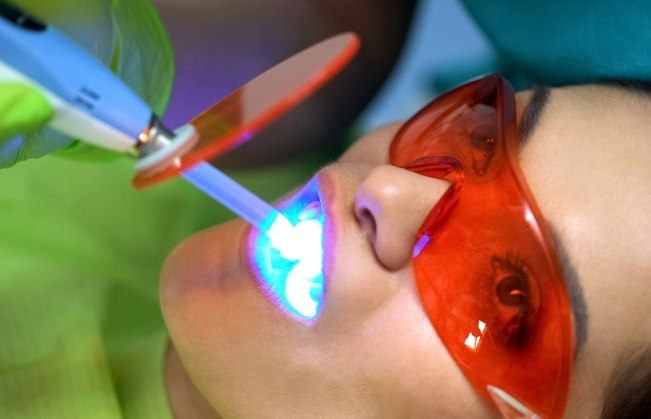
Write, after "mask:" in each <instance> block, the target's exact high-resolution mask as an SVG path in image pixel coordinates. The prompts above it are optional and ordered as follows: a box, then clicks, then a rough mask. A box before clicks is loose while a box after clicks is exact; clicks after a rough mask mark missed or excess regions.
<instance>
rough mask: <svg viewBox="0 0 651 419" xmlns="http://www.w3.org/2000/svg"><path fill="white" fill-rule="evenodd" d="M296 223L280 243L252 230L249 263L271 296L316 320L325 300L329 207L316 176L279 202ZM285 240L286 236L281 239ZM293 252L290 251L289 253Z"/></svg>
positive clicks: (284, 307)
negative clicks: (325, 253)
mask: <svg viewBox="0 0 651 419" xmlns="http://www.w3.org/2000/svg"><path fill="white" fill-rule="evenodd" d="M277 208H278V210H279V211H280V212H281V213H282V214H283V215H284V216H285V217H286V218H287V219H288V220H289V221H290V222H291V223H292V224H293V225H294V234H293V235H292V237H291V238H289V237H288V238H287V240H292V242H291V243H289V245H290V247H291V248H292V249H293V250H292V251H291V252H287V251H285V250H283V249H287V247H288V246H287V245H288V244H287V243H283V246H279V245H278V243H277V242H276V241H275V240H278V239H277V238H274V239H270V238H269V237H268V236H267V235H265V234H262V233H261V232H260V231H259V230H257V229H252V230H251V233H250V236H249V252H248V254H249V265H250V266H251V268H252V271H253V272H254V276H255V278H256V279H257V281H258V283H259V285H260V286H261V288H262V290H263V291H264V293H265V295H266V296H267V298H268V299H269V300H270V301H272V302H273V303H274V304H275V305H276V306H277V307H278V308H280V309H282V310H283V311H285V312H286V313H288V314H289V315H291V316H292V317H295V318H297V319H298V320H301V321H305V322H311V321H314V320H315V319H316V318H317V317H318V315H319V313H320V312H321V308H322V305H323V301H324V295H325V292H324V291H325V284H324V275H323V258H324V251H323V246H324V243H323V231H324V225H325V218H326V214H325V212H326V211H325V210H324V209H323V206H322V199H321V196H320V190H319V181H318V179H317V178H314V179H312V180H311V181H310V182H309V183H307V184H306V185H305V186H304V187H303V188H302V189H301V190H300V191H299V192H298V193H296V194H294V195H293V196H291V197H290V198H288V199H286V200H285V201H283V202H282V203H281V204H280V205H278V207H277ZM281 240H282V238H281ZM288 253H289V254H288Z"/></svg>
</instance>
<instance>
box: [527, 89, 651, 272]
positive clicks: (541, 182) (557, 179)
mask: <svg viewBox="0 0 651 419" xmlns="http://www.w3.org/2000/svg"><path fill="white" fill-rule="evenodd" d="M529 97H530V94H528V97H526V99H528V98H529ZM518 104H519V105H520V104H522V102H521V101H519V103H518ZM650 116H651V100H649V99H647V98H646V97H645V96H643V95H640V94H636V93H632V92H630V91H627V90H624V89H620V88H615V87H608V86H596V85H587V86H576V87H568V88H562V89H552V90H551V92H550V96H549V99H548V103H547V105H546V106H545V108H544V110H543V113H542V115H541V116H540V119H539V121H538V124H537V126H536V129H535V130H534V131H533V132H532V133H531V138H530V141H528V142H527V145H526V146H525V147H524V148H523V150H522V151H521V165H522V170H523V171H524V173H525V175H526V178H527V181H528V182H529V185H530V187H531V188H532V190H533V192H534V196H535V197H536V199H537V201H539V202H538V204H539V205H540V206H541V210H542V212H543V214H545V216H546V217H547V218H549V219H550V221H551V222H552V223H553V224H554V225H556V226H557V228H558V229H559V230H560V232H561V234H563V235H565V236H567V235H572V236H584V237H586V238H587V237H589V238H591V239H592V244H593V245H594V246H591V247H594V248H595V249H593V250H595V251H597V250H600V251H601V252H605V251H606V246H607V244H610V243H612V240H613V239H616V238H622V239H623V238H624V237H628V240H627V243H622V246H621V247H619V248H618V249H620V250H622V251H624V250H626V252H625V253H624V252H622V255H621V256H622V257H625V258H626V259H631V260H629V261H628V262H629V263H635V261H642V260H644V259H646V258H645V257H642V256H643V254H642V252H641V251H642V250H645V249H643V248H640V246H639V245H635V246H630V245H631V244H633V243H635V242H637V243H640V242H646V241H647V240H646V239H645V238H644V237H648V234H649V232H650V230H649V225H648V222H646V221H645V220H646V219H648V218H649V217H648V216H647V215H646V214H649V213H651V196H650V194H648V191H649V184H650V182H651V141H649V138H648V133H649V132H651V118H650ZM623 221H626V222H623ZM622 241H624V240H622ZM598 244H601V245H602V246H598ZM598 247H602V248H601V249H597V248H598ZM629 247H630V249H629ZM633 247H635V248H633ZM646 247H647V248H646V251H648V250H649V249H648V245H647V246H646ZM587 251H588V249H586V248H584V249H582V253H585V252H587ZM608 252H609V253H611V254H612V253H613V252H615V253H619V252H617V251H616V250H614V249H612V248H611V246H608ZM645 254H646V255H648V252H647V253H645ZM601 256H605V255H601ZM601 260H603V259H601Z"/></svg>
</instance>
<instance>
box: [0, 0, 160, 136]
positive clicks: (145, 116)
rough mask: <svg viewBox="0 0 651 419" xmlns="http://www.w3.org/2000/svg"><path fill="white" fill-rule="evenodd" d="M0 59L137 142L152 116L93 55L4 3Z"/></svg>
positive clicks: (1, 7)
mask: <svg viewBox="0 0 651 419" xmlns="http://www.w3.org/2000/svg"><path fill="white" fill-rule="evenodd" d="M0 60H1V61H4V62H5V63H7V64H8V65H10V66H12V67H13V68H14V69H16V70H18V71H19V72H21V73H22V74H24V75H25V76H27V77H28V78H30V79H32V80H33V81H35V82H36V83H38V84H40V85H41V86H43V87H45V88H47V89H48V90H49V91H51V92H52V93H54V94H55V95H56V96H58V97H59V98H61V99H62V100H64V101H66V102H68V103H70V104H73V105H74V106H77V107H79V108H81V109H82V110H83V111H84V112H87V113H89V114H91V115H93V116H94V117H95V118H97V119H99V120H101V121H103V122H105V123H106V124H108V125H110V126H112V127H114V128H115V129H117V130H119V131H121V132H123V133H124V134H126V135H128V136H129V137H131V138H133V139H134V142H135V141H136V140H137V138H138V136H139V135H140V133H141V132H143V130H145V129H146V128H147V126H148V125H149V123H150V121H151V119H152V117H153V112H152V110H151V108H150V107H149V106H147V104H146V103H145V102H144V101H143V100H142V99H141V98H140V97H139V96H138V95H137V94H136V93H134V92H133V91H132V90H131V89H130V88H129V86H127V84H126V83H124V82H123V81H122V80H120V79H119V78H118V77H116V76H115V75H114V74H113V73H111V72H110V71H109V70H108V69H107V68H106V67H105V66H103V65H102V64H101V63H100V62H99V61H98V60H97V59H95V58H94V57H93V56H92V55H91V54H89V53H88V52H86V51H85V50H84V49H83V48H81V47H80V46H78V45H77V44H75V43H74V42H73V41H72V40H71V39H70V38H68V37H67V36H65V35H64V34H62V33H61V32H59V31H58V30H56V29H55V28H53V27H52V26H49V25H45V24H43V23H41V22H39V21H37V20H35V19H34V18H32V17H30V16H29V15H26V14H24V13H22V12H21V11H19V10H17V9H16V8H14V7H12V6H8V5H7V4H6V3H3V2H2V1H1V0H0Z"/></svg>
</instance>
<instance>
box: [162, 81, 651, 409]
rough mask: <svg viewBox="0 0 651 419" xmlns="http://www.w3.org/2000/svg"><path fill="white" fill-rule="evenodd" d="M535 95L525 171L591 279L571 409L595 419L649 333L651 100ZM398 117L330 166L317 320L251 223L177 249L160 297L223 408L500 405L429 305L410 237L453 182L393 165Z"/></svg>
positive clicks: (575, 268)
mask: <svg viewBox="0 0 651 419" xmlns="http://www.w3.org/2000/svg"><path fill="white" fill-rule="evenodd" d="M533 96H534V95H533V94H532V93H531V92H523V93H519V94H518V95H517V99H516V100H517V114H518V121H520V120H522V119H523V120H525V121H527V127H528V128H531V129H526V130H525V131H526V132H527V133H528V134H527V141H526V144H525V145H524V146H523V149H522V151H521V155H520V164H521V167H522V170H523V172H524V175H525V177H526V179H527V181H528V184H529V186H530V188H531V190H532V193H533V195H534V197H535V198H536V201H537V203H538V206H539V207H540V210H541V212H542V214H543V215H544V216H545V218H546V220H547V222H548V224H549V226H550V228H551V229H552V230H553V231H554V233H555V234H554V235H555V236H556V239H557V241H558V242H559V243H557V246H558V247H559V248H560V249H562V253H563V254H564V255H566V257H567V261H566V263H565V264H566V265H567V266H566V268H567V269H566V270H568V271H571V273H572V276H573V277H575V278H576V280H577V283H578V284H577V285H578V287H574V288H575V289H574V291H572V292H571V293H570V294H571V297H572V303H573V304H574V305H575V317H577V316H580V317H581V318H582V319H576V318H575V324H577V323H578V320H582V321H583V322H585V323H586V327H585V328H580V330H579V332H578V334H579V335H580V336H579V335H577V337H576V341H577V342H578V344H577V347H578V348H579V352H578V353H577V357H576V363H575V370H574V375H573V378H572V383H571V387H570V395H569V403H568V410H567V412H568V415H571V416H572V415H578V414H579V413H580V415H581V416H588V417H592V416H595V415H597V414H598V413H599V411H600V409H601V405H602V404H603V392H604V390H605V387H606V385H607V384H608V380H609V377H610V376H611V374H612V373H613V371H614V368H615V366H616V365H618V364H621V362H622V361H625V360H626V359H627V358H628V357H629V356H630V355H631V354H632V353H633V352H635V351H636V350H638V349H639V348H641V347H643V346H644V345H646V344H647V343H648V342H649V341H650V340H651V332H649V331H650V330H651V319H650V318H649V316H648V315H647V314H648V307H649V304H648V302H649V301H651V258H649V257H648V255H649V254H650V253H651V242H650V241H649V240H648V237H649V236H651V218H650V217H649V216H648V214H651V195H649V193H648V191H649V189H648V188H649V186H648V185H649V184H651V142H650V141H648V133H649V132H651V118H649V117H648V115H650V114H651V100H648V99H647V98H646V97H643V96H641V95H638V94H636V93H633V92H629V91H626V90H623V89H620V88H615V87H605V86H578V87H569V88H563V89H553V90H551V92H550V94H549V97H548V98H547V100H546V101H544V100H543V99H542V98H543V96H544V95H536V96H537V98H536V99H534V100H533V101H532V97H533ZM531 102H533V103H531ZM530 103H531V106H528V105H530ZM523 113H524V117H523ZM536 121H537V122H536ZM531 122H534V123H533V124H532V123H531ZM398 128H399V125H398V124H396V125H390V126H387V127H384V128H381V129H379V130H377V131H374V132H372V133H370V134H368V135H366V136H365V137H363V138H362V139H360V140H359V141H358V142H357V143H355V144H354V145H353V146H352V147H351V148H350V149H349V150H348V151H347V152H346V153H345V154H344V155H343V156H342V157H341V158H340V159H339V161H337V162H336V163H334V164H332V165H330V166H328V167H326V168H324V169H323V170H321V171H320V172H319V173H317V175H316V178H317V179H318V184H319V198H320V201H321V205H322V207H323V208H324V211H325V214H326V224H325V233H324V237H325V249H326V252H325V258H324V265H323V272H324V283H325V293H324V301H323V302H322V310H321V312H320V314H319V316H318V318H317V319H316V320H315V321H313V322H304V321H299V320H297V319H296V318H295V317H293V316H291V315H290V314H288V313H287V311H285V310H283V309H281V308H280V307H278V306H277V305H276V303H274V299H273V298H270V297H269V296H268V293H266V292H265V291H264V290H263V287H262V286H261V285H260V280H259V278H257V276H256V274H255V271H256V269H254V267H252V264H251V257H250V254H249V251H250V247H251V246H250V245H251V239H250V233H251V231H250V229H249V228H248V227H247V225H246V224H245V223H244V222H243V221H241V220H236V221H233V222H229V223H226V224H222V225H218V226H215V227H213V228H211V229H208V230H205V231H203V232H200V233H198V234H196V235H195V236H193V237H191V238H189V239H187V240H186V241H184V242H183V243H182V244H181V245H179V246H178V248H177V249H176V250H175V251H174V252H173V253H172V255H170V257H169V258H168V261H167V263H166V266H165V268H164V271H163V275H162V283H161V300H162V307H163V313H164V316H165V320H166V322H167V325H168V327H169V331H170V335H171V338H172V341H173V343H174V347H175V349H176V351H178V354H179V355H180V358H181V360H182V362H183V365H184V367H185V369H186V370H187V372H188V373H189V376H190V377H191V379H192V382H193V383H194V385H196V387H197V388H198V389H199V391H200V392H201V394H202V395H203V396H204V398H205V399H206V400H207V401H208V402H209V403H210V405H211V406H212V407H213V408H214V409H215V410H217V411H218V412H220V413H221V414H222V415H224V416H227V417H231V416H235V417H260V416H272V417H437V416H441V417H484V416H486V417H489V416H491V415H494V414H495V413H494V412H493V411H492V410H491V408H490V407H488V405H487V404H485V403H484V402H483V401H482V400H481V399H480V398H479V396H477V395H476V393H475V391H474V390H473V388H472V386H471V385H470V384H469V383H468V382H467V381H466V379H465V378H464V376H463V374H462V372H461V370H460V369H459V368H458V367H457V365H456V364H455V362H454V361H453V359H452V358H451V357H450V355H449V354H448V353H447V351H446V349H445V347H444V345H443V344H442V342H441V340H440V339H439V338H438V336H437V334H436V332H435V330H434V328H433V327H432V325H431V324H430V321H429V319H428V318H427V315H426V313H425V312H424V310H423V307H422V305H421V300H420V296H419V294H418V290H417V288H416V284H415V281H414V275H413V272H412V268H411V263H410V261H411V253H412V247H413V245H414V240H415V236H416V233H417V230H418V228H419V227H420V225H421V223H422V222H423V219H424V218H425V216H426V215H427V214H428V213H429V211H430V210H431V209H432V207H433V206H434V205H435V204H436V203H437V201H438V200H439V199H440V197H441V196H442V194H443V193H444V192H445V191H446V189H447V187H448V184H447V183H446V182H445V181H443V180H438V179H432V178H427V177H424V176H421V175H418V174H415V173H412V172H408V171H405V170H402V169H399V168H395V167H392V166H389V165H388V161H387V158H388V147H389V144H390V142H391V140H392V138H393V136H394V135H395V133H396V131H397V130H398ZM566 276H567V272H566Z"/></svg>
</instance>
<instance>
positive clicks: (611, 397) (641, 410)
mask: <svg viewBox="0 0 651 419" xmlns="http://www.w3.org/2000/svg"><path fill="white" fill-rule="evenodd" d="M603 84H606V85H610V86H615V87H620V88H622V89H625V90H629V91H631V92H635V93H641V94H643V95H646V96H647V97H649V98H651V82H649V81H640V80H627V79H618V80H604V81H603ZM601 418H602V419H637V418H640V419H642V418H651V345H649V346H647V347H646V348H645V349H643V350H642V351H640V352H638V353H636V354H633V355H632V356H629V357H628V359H626V360H622V361H621V362H620V366H619V367H615V371H614V372H613V374H612V376H611V377H610V380H609V383H608V387H606V391H605V393H604V405H603V408H602V410H601Z"/></svg>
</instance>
